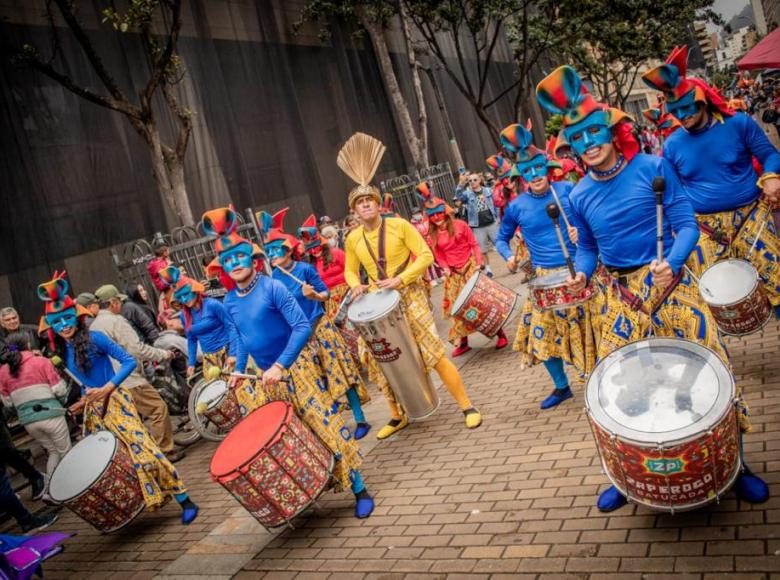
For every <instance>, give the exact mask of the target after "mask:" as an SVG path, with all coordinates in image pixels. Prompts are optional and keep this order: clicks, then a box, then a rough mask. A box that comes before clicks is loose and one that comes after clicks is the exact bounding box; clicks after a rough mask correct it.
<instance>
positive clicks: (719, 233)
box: [699, 200, 759, 252]
mask: <svg viewBox="0 0 780 580" xmlns="http://www.w3.org/2000/svg"><path fill="white" fill-rule="evenodd" d="M758 203H759V202H758V200H756V201H754V202H753V203H752V204H751V208H750V211H748V212H747V216H746V217H745V219H744V221H743V222H742V223H741V224H739V227H738V228H736V230H735V232H734V236H733V237H729V236H728V235H726V232H725V231H723V230H721V229H715V228H713V227H711V226H709V225H707V224H705V223H699V231H701V232H702V233H703V234H707V235H708V236H709V238H710V239H711V240H712V241H713V242H715V243H716V244H720V245H722V246H728V247H729V252H731V251H732V249H733V246H732V242H734V241H736V240H737V238H738V237H739V232H741V231H742V228H743V227H744V226H745V224H746V223H747V221H748V220H749V219H750V214H752V213H753V211H755V209H756V208H757V207H758ZM743 207H745V206H743ZM737 209H742V208H737ZM703 215H707V214H703Z"/></svg>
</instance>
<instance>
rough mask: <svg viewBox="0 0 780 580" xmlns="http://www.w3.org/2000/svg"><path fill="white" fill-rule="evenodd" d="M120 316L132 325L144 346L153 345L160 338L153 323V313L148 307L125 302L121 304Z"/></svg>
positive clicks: (158, 331) (128, 301)
mask: <svg viewBox="0 0 780 580" xmlns="http://www.w3.org/2000/svg"><path fill="white" fill-rule="evenodd" d="M122 316H124V317H125V318H126V319H127V321H128V322H129V323H130V324H132V325H133V328H134V329H135V331H136V332H137V333H138V336H140V337H141V340H143V341H144V342H145V343H146V344H154V341H155V340H157V338H158V337H159V336H160V329H159V328H158V327H157V324H156V323H155V321H154V312H153V311H152V309H151V308H149V307H148V306H143V305H141V304H138V303H136V302H133V301H132V300H125V302H124V303H123V304H122Z"/></svg>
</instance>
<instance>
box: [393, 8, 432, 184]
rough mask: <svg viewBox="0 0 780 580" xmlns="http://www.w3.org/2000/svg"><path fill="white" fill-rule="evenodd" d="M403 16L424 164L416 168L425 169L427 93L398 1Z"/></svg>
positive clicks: (403, 12) (419, 154)
mask: <svg viewBox="0 0 780 580" xmlns="http://www.w3.org/2000/svg"><path fill="white" fill-rule="evenodd" d="M398 7H399V10H400V16H401V32H402V33H403V35H404V40H405V41H406V54H407V57H408V59H409V69H410V71H411V73H412V85H413V86H414V96H415V99H416V101H417V113H418V115H417V129H418V135H419V139H418V142H417V144H418V151H417V158H418V159H419V160H420V161H421V162H422V163H423V164H424V165H423V166H419V165H418V166H417V167H416V169H418V170H419V169H423V168H425V167H428V166H430V164H431V162H430V158H429V157H428V109H427V107H426V106H425V95H424V94H423V88H422V79H421V78H420V64H419V63H418V62H417V55H416V54H415V52H414V46H413V44H412V33H411V27H410V26H409V15H408V14H407V13H406V8H405V7H404V3H403V2H399V3H398Z"/></svg>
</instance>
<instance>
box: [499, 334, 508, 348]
mask: <svg viewBox="0 0 780 580" xmlns="http://www.w3.org/2000/svg"><path fill="white" fill-rule="evenodd" d="M508 344H509V340H508V339H507V337H506V336H499V337H498V340H497V341H496V350H501V349H502V348H504V347H505V346H506V345H508Z"/></svg>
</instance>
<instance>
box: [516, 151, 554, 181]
mask: <svg viewBox="0 0 780 580" xmlns="http://www.w3.org/2000/svg"><path fill="white" fill-rule="evenodd" d="M517 169H518V170H519V171H520V176H521V177H522V178H523V179H525V180H526V181H527V182H528V183H531V182H532V181H533V180H534V179H538V178H540V177H547V173H548V169H547V159H545V157H544V155H536V156H535V157H533V158H532V159H529V160H528V161H521V162H518V164H517Z"/></svg>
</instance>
